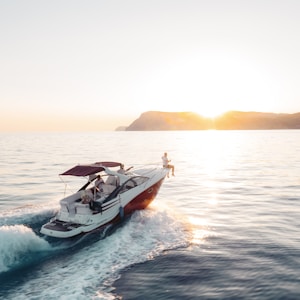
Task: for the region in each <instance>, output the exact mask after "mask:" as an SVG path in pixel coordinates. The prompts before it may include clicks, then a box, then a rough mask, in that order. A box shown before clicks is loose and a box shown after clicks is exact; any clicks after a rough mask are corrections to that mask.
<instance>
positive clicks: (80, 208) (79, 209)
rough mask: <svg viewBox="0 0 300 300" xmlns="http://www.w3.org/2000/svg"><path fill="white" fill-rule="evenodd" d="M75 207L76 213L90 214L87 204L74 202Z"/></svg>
mask: <svg viewBox="0 0 300 300" xmlns="http://www.w3.org/2000/svg"><path fill="white" fill-rule="evenodd" d="M75 209H76V214H79V215H91V214H92V211H91V210H90V206H89V204H82V203H76V204H75Z"/></svg>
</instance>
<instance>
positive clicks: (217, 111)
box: [193, 101, 230, 119]
mask: <svg viewBox="0 0 300 300" xmlns="http://www.w3.org/2000/svg"><path fill="white" fill-rule="evenodd" d="M229 110H230V109H226V108H225V107H224V106H222V105H220V104H218V103H216V102H214V101H210V103H205V104H203V103H199V105H196V106H195V108H194V109H193V111H194V112H195V113H197V114H198V115H200V116H202V117H205V118H210V119H214V118H216V117H218V116H220V115H222V114H224V113H225V112H227V111H229Z"/></svg>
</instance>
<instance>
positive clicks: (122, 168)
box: [118, 164, 126, 174]
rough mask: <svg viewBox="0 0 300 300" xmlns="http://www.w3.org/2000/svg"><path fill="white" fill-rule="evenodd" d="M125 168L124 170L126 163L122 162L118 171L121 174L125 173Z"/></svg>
mask: <svg viewBox="0 0 300 300" xmlns="http://www.w3.org/2000/svg"><path fill="white" fill-rule="evenodd" d="M125 172H126V171H125V170H124V165H123V164H120V169H119V170H118V173H119V174H125Z"/></svg>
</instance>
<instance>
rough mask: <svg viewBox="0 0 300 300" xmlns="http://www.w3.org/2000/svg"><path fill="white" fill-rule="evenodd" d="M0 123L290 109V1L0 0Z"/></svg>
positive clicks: (81, 125) (298, 71)
mask: <svg viewBox="0 0 300 300" xmlns="http://www.w3.org/2000/svg"><path fill="white" fill-rule="evenodd" d="M0 54H1V55H0V103H1V119H0V130H4V131H10V130H59V129H61V130H114V129H115V128H116V127H117V126H119V125H129V124H130V123H131V122H132V121H133V120H135V119H136V118H138V117H139V115H140V114H141V113H143V112H145V111H148V110H160V111H194V112H197V113H199V114H202V115H215V114H218V113H221V112H224V111H228V110H242V111H264V112H266V111H267V112H286V113H294V112H300V1H299V0H295V1H291V0H282V1H278V0H277V1H276V0H272V1H271V0H270V1H267V0H259V1H256V0H249V1H245V0H228V1H227V0H194V1H193V0H148V1H146V0H109V1H108V0H106V1H104V0H103V1H102V0H97V1H96V0H95V1H94V0H90V1H83V0H82V1H76V0H63V1H61V0H60V1H56V0H51V1H50V0H49V1H42V0H36V1H30V0H26V1H24V0H19V1H15V0H0Z"/></svg>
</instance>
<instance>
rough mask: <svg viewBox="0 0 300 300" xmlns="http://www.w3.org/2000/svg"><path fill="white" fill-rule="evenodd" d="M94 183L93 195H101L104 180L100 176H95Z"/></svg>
mask: <svg viewBox="0 0 300 300" xmlns="http://www.w3.org/2000/svg"><path fill="white" fill-rule="evenodd" d="M96 178H97V179H96V181H95V187H94V189H95V193H101V192H103V184H104V180H103V179H102V177H101V176H100V175H97V177H96Z"/></svg>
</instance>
